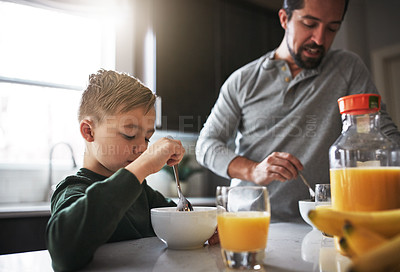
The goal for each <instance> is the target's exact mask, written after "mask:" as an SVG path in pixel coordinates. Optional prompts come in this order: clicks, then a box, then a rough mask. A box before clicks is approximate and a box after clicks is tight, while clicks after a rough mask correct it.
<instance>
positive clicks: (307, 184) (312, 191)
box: [299, 172, 315, 198]
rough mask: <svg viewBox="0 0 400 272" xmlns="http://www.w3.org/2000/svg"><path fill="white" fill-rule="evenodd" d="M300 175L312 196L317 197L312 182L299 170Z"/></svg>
mask: <svg viewBox="0 0 400 272" xmlns="http://www.w3.org/2000/svg"><path fill="white" fill-rule="evenodd" d="M299 176H300V178H301V180H302V181H303V182H304V184H305V185H306V186H307V187H308V190H309V191H310V195H311V197H312V198H315V192H314V190H313V189H312V188H311V186H310V184H309V183H308V182H307V180H306V179H305V177H304V176H303V175H302V174H301V173H300V172H299Z"/></svg>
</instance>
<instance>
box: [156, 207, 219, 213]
mask: <svg viewBox="0 0 400 272" xmlns="http://www.w3.org/2000/svg"><path fill="white" fill-rule="evenodd" d="M196 208H197V209H200V210H196ZM193 209H194V210H193V211H191V212H183V213H182V214H187V213H190V214H199V213H209V212H214V211H217V207H211V206H193ZM150 212H151V213H152V214H181V212H178V211H177V210H176V207H159V208H152V209H151V210H150Z"/></svg>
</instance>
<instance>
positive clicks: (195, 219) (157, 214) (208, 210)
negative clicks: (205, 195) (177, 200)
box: [150, 207, 217, 249]
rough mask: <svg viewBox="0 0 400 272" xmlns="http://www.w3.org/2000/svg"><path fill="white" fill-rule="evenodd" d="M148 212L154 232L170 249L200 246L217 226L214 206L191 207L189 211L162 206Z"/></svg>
mask: <svg viewBox="0 0 400 272" xmlns="http://www.w3.org/2000/svg"><path fill="white" fill-rule="evenodd" d="M150 213H151V224H152V225H153V229H154V232H155V233H156V235H157V237H158V238H159V239H160V240H162V241H163V242H164V243H165V244H167V246H168V248H170V249H195V248H200V247H202V246H203V245H204V243H205V242H206V241H207V240H208V238H210V237H211V236H212V235H213V233H214V232H215V229H216V227H217V208H216V207H193V211H191V212H179V211H177V210H176V207H164V208H154V209H151V211H150Z"/></svg>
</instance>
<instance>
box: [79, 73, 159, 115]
mask: <svg viewBox="0 0 400 272" xmlns="http://www.w3.org/2000/svg"><path fill="white" fill-rule="evenodd" d="M155 100H156V96H155V94H153V93H152V91H151V90H150V89H149V88H147V87H146V86H144V85H143V84H142V83H141V82H140V80H138V79H137V78H135V77H133V76H130V75H128V74H126V73H119V72H116V71H108V70H104V69H101V70H99V71H98V72H97V73H96V74H92V75H90V76H89V85H88V86H87V88H86V90H85V91H84V92H83V94H82V98H81V103H80V107H79V111H78V120H79V121H82V120H83V119H84V118H88V117H89V118H91V119H92V120H93V121H95V122H98V123H101V122H102V121H103V118H104V117H105V116H109V115H113V114H118V113H124V112H128V111H131V110H133V109H135V108H138V107H144V108H145V111H146V113H147V112H148V111H149V110H150V109H151V108H152V107H154V103H155Z"/></svg>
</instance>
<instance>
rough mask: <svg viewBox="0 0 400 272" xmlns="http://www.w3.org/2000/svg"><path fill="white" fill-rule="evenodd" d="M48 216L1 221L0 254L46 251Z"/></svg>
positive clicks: (13, 218)
mask: <svg viewBox="0 0 400 272" xmlns="http://www.w3.org/2000/svg"><path fill="white" fill-rule="evenodd" d="M49 218H50V215H48V216H29V217H11V218H1V219H0V254H8V253H16V252H25V251H32V250H41V249H46V243H45V231H46V226H47V221H48V220H49Z"/></svg>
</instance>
